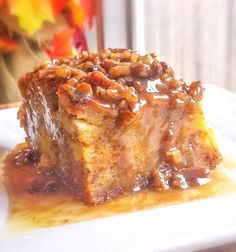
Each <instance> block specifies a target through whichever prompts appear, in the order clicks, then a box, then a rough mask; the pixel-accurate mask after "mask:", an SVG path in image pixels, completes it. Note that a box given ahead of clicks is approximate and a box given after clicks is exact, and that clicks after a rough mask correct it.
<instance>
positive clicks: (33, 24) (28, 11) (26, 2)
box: [0, 0, 54, 34]
mask: <svg viewBox="0 0 236 252" xmlns="http://www.w3.org/2000/svg"><path fill="white" fill-rule="evenodd" d="M0 1H1V0H0ZM7 2H8V5H9V9H10V14H12V15H15V16H17V18H18V21H19V26H20V27H21V28H22V29H23V30H25V31H26V32H27V33H28V34H34V33H35V32H36V31H38V30H39V29H40V28H41V27H42V24H43V22H44V21H50V22H54V17H53V10H52V5H51V0H7Z"/></svg>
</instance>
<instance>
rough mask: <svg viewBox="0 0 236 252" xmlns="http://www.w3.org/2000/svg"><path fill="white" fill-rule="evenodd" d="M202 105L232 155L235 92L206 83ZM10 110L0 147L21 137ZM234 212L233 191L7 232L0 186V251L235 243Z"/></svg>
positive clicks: (4, 115)
mask: <svg viewBox="0 0 236 252" xmlns="http://www.w3.org/2000/svg"><path fill="white" fill-rule="evenodd" d="M204 108H205V113H206V117H207V120H208V122H209V124H210V126H211V127H213V128H214V129H215V133H216V135H217V138H218V142H219V145H220V149H221V151H222V153H225V154H227V156H231V157H233V158H234V157H235V159H236V152H235V150H236V94H233V93H230V92H228V91H225V90H223V89H220V88H216V87H214V86H211V85H208V86H207V91H206V95H205V100H204ZM16 111H17V109H5V110H0V150H1V151H4V150H8V149H11V148H13V147H14V146H15V145H16V144H17V143H20V142H23V141H24V132H23V130H21V129H20V127H19V122H18V121H17V119H16ZM233 175H234V174H232V176H233ZM235 212H236V194H230V195H227V196H221V197H215V198H208V199H204V200H197V201H192V202H188V203H183V204H176V205H173V206H166V207H157V208H154V209H150V210H144V211H139V212H134V213H129V214H122V215H118V216H113V217H106V218H100V219H96V220H89V221H84V222H79V223H75V224H68V225H63V226H58V227H52V228H47V229H41V230H36V231H32V232H27V233H22V234H17V235H13V234H11V235H10V234H6V233H5V232H4V225H5V224H6V221H7V214H8V200H7V195H6V193H5V191H4V188H3V186H2V185H0V251H1V252H21V251H22V252H28V251H30V252H31V251H34V252H41V251H57V252H62V251H63V252H64V251H101V252H104V251H195V250H199V249H205V248H209V247H213V246H218V245H221V244H225V243H228V242H232V241H236V218H235Z"/></svg>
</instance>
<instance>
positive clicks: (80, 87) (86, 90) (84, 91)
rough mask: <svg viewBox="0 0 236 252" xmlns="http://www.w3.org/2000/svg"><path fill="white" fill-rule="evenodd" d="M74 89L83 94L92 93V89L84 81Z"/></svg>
mask: <svg viewBox="0 0 236 252" xmlns="http://www.w3.org/2000/svg"><path fill="white" fill-rule="evenodd" d="M76 90H77V91H78V92H79V93H80V94H83V95H92V94H93V90H92V88H91V86H90V85H89V84H88V83H86V82H82V83H80V84H79V85H78V86H77V87H76Z"/></svg>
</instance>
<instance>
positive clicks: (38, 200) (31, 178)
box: [4, 145, 236, 232]
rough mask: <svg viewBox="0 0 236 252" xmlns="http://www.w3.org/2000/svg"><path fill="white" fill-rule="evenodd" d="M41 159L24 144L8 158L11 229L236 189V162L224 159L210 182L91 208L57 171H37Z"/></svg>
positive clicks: (52, 223) (147, 192) (100, 214)
mask: <svg viewBox="0 0 236 252" xmlns="http://www.w3.org/2000/svg"><path fill="white" fill-rule="evenodd" d="M37 162H38V157H37V153H32V152H30V151H29V150H28V149H27V147H26V146H25V145H20V146H19V147H18V148H17V149H16V150H15V151H13V152H12V153H11V154H10V155H9V156H8V158H7V162H6V165H5V167H4V173H5V183H6V184H7V187H8V193H9V198H10V213H9V225H8V230H9V231H11V232H20V231H25V230H29V229H35V228H42V227H50V226H55V225H61V224H65V223H73V222H78V221H84V220H88V219H94V218H98V217H105V216H112V215H115V214H119V213H125V212H132V211H137V210H141V209H147V208H152V207H157V206H166V205H170V204H176V203H181V202H186V201H191V200H196V199H202V198H207V197H212V196H218V195H224V194H228V193H232V192H236V162H235V161H232V160H230V159H227V158H224V159H223V163H222V166H221V167H220V168H219V169H217V170H214V171H212V180H211V181H210V182H209V183H208V184H205V185H202V186H197V187H194V188H189V189H186V190H168V191H164V192H153V191H144V192H139V193H135V194H133V195H125V196H122V197H120V198H118V199H115V200H113V201H111V202H107V203H104V204H101V205H97V206H93V207H91V206H87V205H84V204H82V203H80V202H78V200H77V199H75V198H74V197H73V196H72V195H71V193H70V192H68V191H67V190H66V189H65V188H64V187H63V185H60V184H59V183H58V181H57V177H56V175H55V174H40V173H38V174H35V172H33V170H34V166H35V165H36V164H37Z"/></svg>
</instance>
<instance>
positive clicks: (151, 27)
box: [0, 0, 236, 103]
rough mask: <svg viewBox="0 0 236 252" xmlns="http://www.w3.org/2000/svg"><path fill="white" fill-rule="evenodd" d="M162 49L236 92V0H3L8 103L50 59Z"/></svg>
mask: <svg viewBox="0 0 236 252" xmlns="http://www.w3.org/2000/svg"><path fill="white" fill-rule="evenodd" d="M104 47H106V48H107V47H117V48H132V49H135V50H138V51H140V52H141V53H143V54H145V53H150V52H157V54H158V56H159V58H160V59H161V60H164V61H166V62H167V63H168V64H169V65H171V66H172V67H173V69H174V70H175V72H176V75H177V77H179V78H183V79H184V80H185V81H187V82H190V81H193V80H202V82H203V83H211V84H215V85H218V86H221V87H223V88H226V89H228V90H231V91H236V70H234V68H235V67H236V0H178V1H176V0H119V1H118V0H0V103H4V102H14V101H19V100H20V99H21V98H20V94H19V92H18V89H17V79H18V78H19V77H20V76H21V75H22V74H23V73H25V72H27V71H31V70H32V69H33V67H34V65H35V64H38V63H39V62H40V61H42V60H45V59H47V58H49V57H50V58H54V57H63V56H70V55H73V54H75V53H79V52H81V51H83V50H87V49H88V50H91V51H97V50H98V49H101V48H104Z"/></svg>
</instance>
